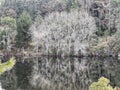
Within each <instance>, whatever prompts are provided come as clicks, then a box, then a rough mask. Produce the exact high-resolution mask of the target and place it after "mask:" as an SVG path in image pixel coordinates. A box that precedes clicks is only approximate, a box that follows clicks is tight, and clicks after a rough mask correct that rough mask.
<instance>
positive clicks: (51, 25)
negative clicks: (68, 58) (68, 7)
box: [31, 10, 97, 55]
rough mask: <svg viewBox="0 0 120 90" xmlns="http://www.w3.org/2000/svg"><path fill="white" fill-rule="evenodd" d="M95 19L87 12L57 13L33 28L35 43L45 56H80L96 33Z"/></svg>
mask: <svg viewBox="0 0 120 90" xmlns="http://www.w3.org/2000/svg"><path fill="white" fill-rule="evenodd" d="M96 29H97V28H96V25H95V21H94V19H93V18H92V17H91V16H90V15H89V14H88V13H87V12H85V11H82V12H81V11H77V10H74V11H72V12H70V13H67V12H61V13H58V12H55V13H52V14H50V15H49V16H47V17H46V18H45V19H44V20H43V22H42V23H41V24H40V25H39V26H36V25H35V24H34V25H32V27H31V32H32V36H33V41H34V43H35V45H36V46H38V45H39V46H41V48H42V49H41V50H42V52H43V53H44V54H52V55H71V54H72V55H78V54H79V53H78V52H82V53H85V49H86V47H89V41H91V39H92V37H93V36H94V32H95V31H96Z"/></svg>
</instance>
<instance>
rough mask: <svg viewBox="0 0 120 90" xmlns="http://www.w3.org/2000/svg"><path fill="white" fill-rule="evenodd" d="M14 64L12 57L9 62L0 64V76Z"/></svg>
mask: <svg viewBox="0 0 120 90" xmlns="http://www.w3.org/2000/svg"><path fill="white" fill-rule="evenodd" d="M15 63H16V60H15V58H14V57H12V58H10V60H9V61H7V62H5V63H0V74H2V73H4V72H6V71H8V70H10V69H12V68H13V66H14V65H15Z"/></svg>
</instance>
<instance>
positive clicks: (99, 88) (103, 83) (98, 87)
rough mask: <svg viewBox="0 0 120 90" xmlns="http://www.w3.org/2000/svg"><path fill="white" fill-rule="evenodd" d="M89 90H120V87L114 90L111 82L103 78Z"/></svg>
mask: <svg viewBox="0 0 120 90" xmlns="http://www.w3.org/2000/svg"><path fill="white" fill-rule="evenodd" d="M89 90H120V88H119V87H115V88H113V87H112V86H111V85H110V80H109V79H107V78H105V77H101V78H100V79H99V80H98V82H93V83H92V84H91V85H90V87H89Z"/></svg>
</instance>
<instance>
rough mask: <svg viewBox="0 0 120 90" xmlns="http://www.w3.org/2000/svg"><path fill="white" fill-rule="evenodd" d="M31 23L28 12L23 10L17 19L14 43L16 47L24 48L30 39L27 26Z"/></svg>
mask: <svg viewBox="0 0 120 90" xmlns="http://www.w3.org/2000/svg"><path fill="white" fill-rule="evenodd" d="M31 24H32V19H31V16H30V14H29V13H28V12H26V11H24V12H23V13H22V14H21V15H20V17H19V18H18V21H17V32H18V34H17V36H16V44H17V47H19V48H21V47H24V48H26V47H27V46H28V45H29V42H30V41H31V35H30V33H29V27H30V26H31Z"/></svg>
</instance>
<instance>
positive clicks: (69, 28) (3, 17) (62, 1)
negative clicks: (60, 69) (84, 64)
mask: <svg viewBox="0 0 120 90" xmlns="http://www.w3.org/2000/svg"><path fill="white" fill-rule="evenodd" d="M119 30H120V1H119V0H56V1H54V0H1V5H0V52H1V55H2V54H7V53H8V52H11V53H13V54H14V53H17V54H18V55H20V53H18V52H21V53H22V51H23V53H25V54H27V55H29V54H32V53H33V52H39V54H40V55H49V56H51V55H55V56H56V55H57V56H119V50H120V40H119V36H120V35H119V34H120V31H119ZM66 51H67V52H66Z"/></svg>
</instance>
